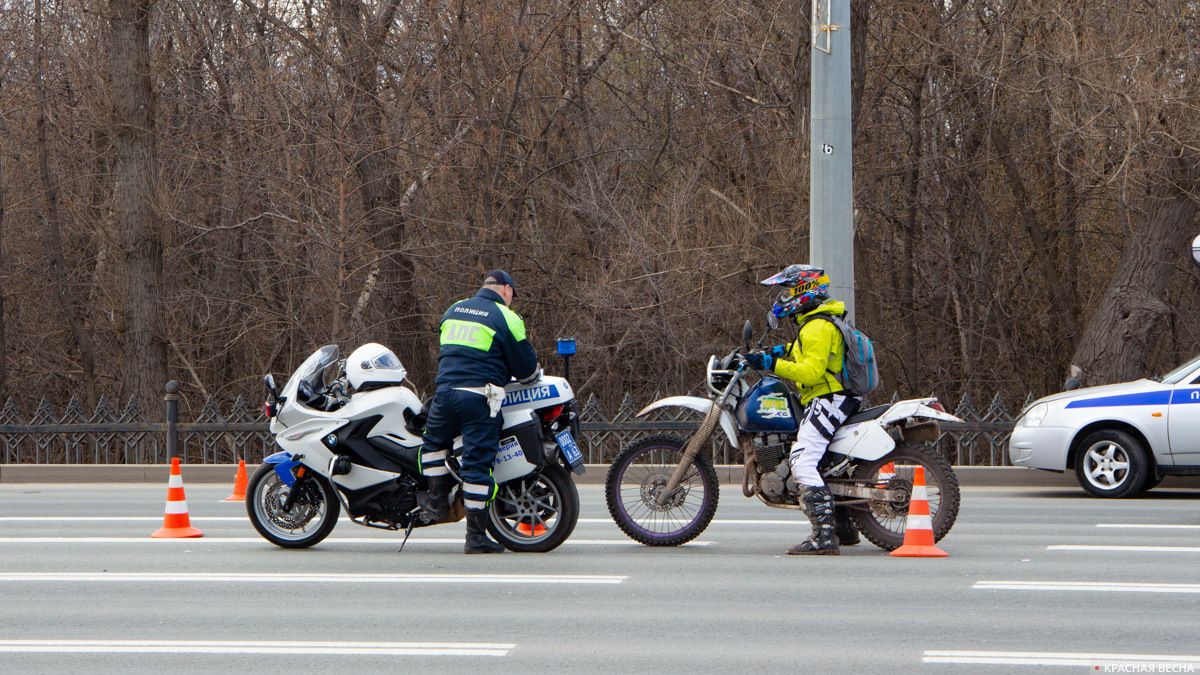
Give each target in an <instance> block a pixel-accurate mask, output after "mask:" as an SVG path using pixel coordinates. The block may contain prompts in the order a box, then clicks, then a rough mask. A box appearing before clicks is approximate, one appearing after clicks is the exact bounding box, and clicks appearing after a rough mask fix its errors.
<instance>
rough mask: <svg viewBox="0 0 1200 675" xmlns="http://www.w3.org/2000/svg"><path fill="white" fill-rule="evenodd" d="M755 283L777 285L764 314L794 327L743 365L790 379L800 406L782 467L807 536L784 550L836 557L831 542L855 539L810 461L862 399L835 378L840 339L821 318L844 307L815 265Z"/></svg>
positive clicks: (790, 268)
mask: <svg viewBox="0 0 1200 675" xmlns="http://www.w3.org/2000/svg"><path fill="white" fill-rule="evenodd" d="M760 283H761V284H763V285H764V286H781V287H782V288H783V291H782V292H781V293H780V295H779V299H778V300H777V301H776V302H775V304H774V306H773V307H772V308H771V312H772V314H774V315H775V316H776V317H777V318H780V319H783V318H787V317H791V318H793V319H794V320H795V321H796V323H797V324H798V325H799V326H800V330H799V334H798V335H797V337H796V340H795V341H794V342H792V343H791V344H788V345H779V346H776V347H772V348H771V349H770V350H768V351H767V352H766V353H757V354H750V355H749V359H750V361H751V365H753V366H755V367H757V368H759V369H761V370H768V371H774V372H775V374H776V375H779V376H780V377H785V378H787V379H789V380H791V381H793V382H795V383H796V388H797V389H798V390H799V392H800V402H801V403H802V404H804V406H805V408H804V416H803V418H802V419H801V420H800V430H799V432H798V433H797V434H796V442H795V443H793V444H792V451H791V455H790V457H789V460H790V461H789V464H790V465H791V469H792V480H793V481H795V482H797V483H798V484H800V485H801V486H803V488H804V493H803V494H802V495H801V497H800V501H801V504H802V505H803V507H804V513H805V515H807V516H808V519H809V522H811V523H812V528H813V533H812V536H811V537H810V538H809V539H808V540H807V541H803V542H801V543H799V544H797V545H795V546H793V547H791V548H790V549H788V553H789V554H791V555H837V554H838V546H839V543H840V544H841V545H846V546H852V545H854V544H857V543H858V542H859V538H858V531H857V530H856V529H855V528H854V524H853V523H851V522H850V518H849V516H848V514H847V513H846V512H845V510H844V509H841V508H839V509H836V513H835V509H834V506H833V495H832V494H830V492H829V488H828V487H826V485H825V481H824V480H822V478H821V473H820V471H818V470H817V464H818V463H819V462H820V461H821V457H823V456H824V455H825V451H826V450H827V449H828V448H829V442H830V441H831V440H833V435H834V434H835V433H837V430H838V427H840V426H841V425H842V424H843V423H844V422H845V421H846V418H847V417H849V416H850V415H853V414H854V412H855V411H856V410H858V406H859V404H860V403H861V402H862V399H861V398H860V397H858V396H854V395H852V394H850V393H849V392H847V391H845V388H844V387H843V386H842V383H841V382H839V381H838V377H837V373H840V372H841V371H842V358H843V356H844V355H845V352H846V345H845V341H844V340H843V339H842V333H841V331H840V330H838V328H837V326H835V325H834V324H833V322H832V321H827V320H824V319H822V318H821V316H822V315H836V316H843V315H845V313H846V305H845V304H843V303H842V302H840V301H838V300H833V299H832V298H830V297H829V277H828V276H827V275H826V274H825V270H824V269H822V268H820V267H813V266H812V265H789V266H788V267H787V268H785V269H784V270H783V271H782V272H779V273H778V274H776V275H774V276H772V277H770V278H767V279H764V280H763V281H761V282H760Z"/></svg>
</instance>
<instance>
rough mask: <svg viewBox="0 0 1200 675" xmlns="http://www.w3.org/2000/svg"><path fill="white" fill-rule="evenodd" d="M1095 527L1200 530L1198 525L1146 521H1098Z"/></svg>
mask: <svg viewBox="0 0 1200 675" xmlns="http://www.w3.org/2000/svg"><path fill="white" fill-rule="evenodd" d="M1096 527H1103V528H1118V529H1122V530H1200V525H1153V524H1148V523H1100V524H1099V525H1097V526H1096Z"/></svg>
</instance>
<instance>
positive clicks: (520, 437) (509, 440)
mask: <svg viewBox="0 0 1200 675" xmlns="http://www.w3.org/2000/svg"><path fill="white" fill-rule="evenodd" d="M545 463H546V455H545V453H544V452H543V451H542V423H541V421H540V420H539V419H538V418H537V416H536V415H534V414H533V413H532V412H530V413H529V420H528V421H527V422H521V423H520V424H515V425H513V426H510V427H507V428H505V429H501V430H500V452H498V453H496V464H495V468H494V469H493V470H492V476H493V478H494V479H495V480H496V482H497V483H503V482H505V481H508V480H512V479H513V478H518V477H520V476H523V475H525V474H528V473H533V472H535V471H540V470H541V468H542V466H543V465H544V464H545Z"/></svg>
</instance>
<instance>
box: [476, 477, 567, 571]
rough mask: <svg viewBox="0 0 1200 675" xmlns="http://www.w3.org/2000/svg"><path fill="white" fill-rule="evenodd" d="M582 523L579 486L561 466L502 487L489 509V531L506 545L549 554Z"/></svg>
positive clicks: (518, 550) (516, 549)
mask: <svg viewBox="0 0 1200 675" xmlns="http://www.w3.org/2000/svg"><path fill="white" fill-rule="evenodd" d="M578 522H579V488H577V487H576V486H575V481H574V480H572V479H571V474H570V473H568V472H567V470H566V469H564V468H563V467H562V466H560V465H557V464H555V465H552V466H547V467H546V468H545V469H543V470H542V472H541V473H540V474H538V475H537V476H534V477H527V478H524V479H520V480H515V481H509V482H508V483H505V484H504V485H501V486H499V489H498V490H497V494H496V499H494V500H492V503H491V505H490V506H489V508H488V521H487V529H488V532H489V533H490V534H491V535H492V536H493V537H495V539H496V541H498V542H500V543H501V544H502V545H503V546H504V548H507V549H508V550H510V551H517V552H519V553H546V552H548V551H553V550H554V549H556V548H558V547H559V546H561V545H562V543H563V542H564V541H566V540H567V537H569V536H571V533H572V532H574V531H575V525H576V524H578Z"/></svg>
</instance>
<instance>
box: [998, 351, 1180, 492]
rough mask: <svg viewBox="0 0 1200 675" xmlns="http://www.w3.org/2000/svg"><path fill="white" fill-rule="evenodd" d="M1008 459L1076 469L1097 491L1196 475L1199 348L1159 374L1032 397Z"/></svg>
mask: <svg viewBox="0 0 1200 675" xmlns="http://www.w3.org/2000/svg"><path fill="white" fill-rule="evenodd" d="M1008 457H1009V460H1010V461H1011V462H1012V464H1013V465H1014V466H1028V467H1032V468H1035V469H1047V470H1050V471H1066V470H1068V469H1074V470H1075V476H1076V478H1078V479H1079V484H1080V485H1081V486H1083V489H1084V490H1086V491H1087V492H1088V493H1089V494H1092V495H1094V496H1097V497H1129V496H1132V495H1136V494H1138V493H1140V492H1143V491H1145V490H1149V489H1150V488H1152V487H1154V486H1155V485H1158V483H1159V481H1161V480H1162V478H1163V476H1168V475H1200V356H1198V357H1196V358H1194V359H1192V360H1191V361H1188V362H1187V363H1185V364H1183V365H1182V366H1180V367H1178V368H1176V369H1175V370H1173V371H1171V372H1169V373H1167V374H1166V375H1164V376H1163V377H1162V378H1161V379H1158V380H1138V381H1136V382H1126V383H1124V384H1113V385H1108V386H1104V387H1092V388H1089V389H1079V390H1076V391H1068V392H1063V393H1061V394H1055V395H1053V396H1047V397H1046V398H1043V399H1039V400H1038V401H1035V402H1034V403H1033V405H1031V406H1029V407H1028V408H1027V409H1026V410H1025V411H1024V412H1023V413H1022V414H1021V417H1020V418H1019V419H1018V420H1017V424H1016V427H1015V428H1014V429H1013V433H1012V438H1011V439H1010V440H1009V444H1008Z"/></svg>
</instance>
